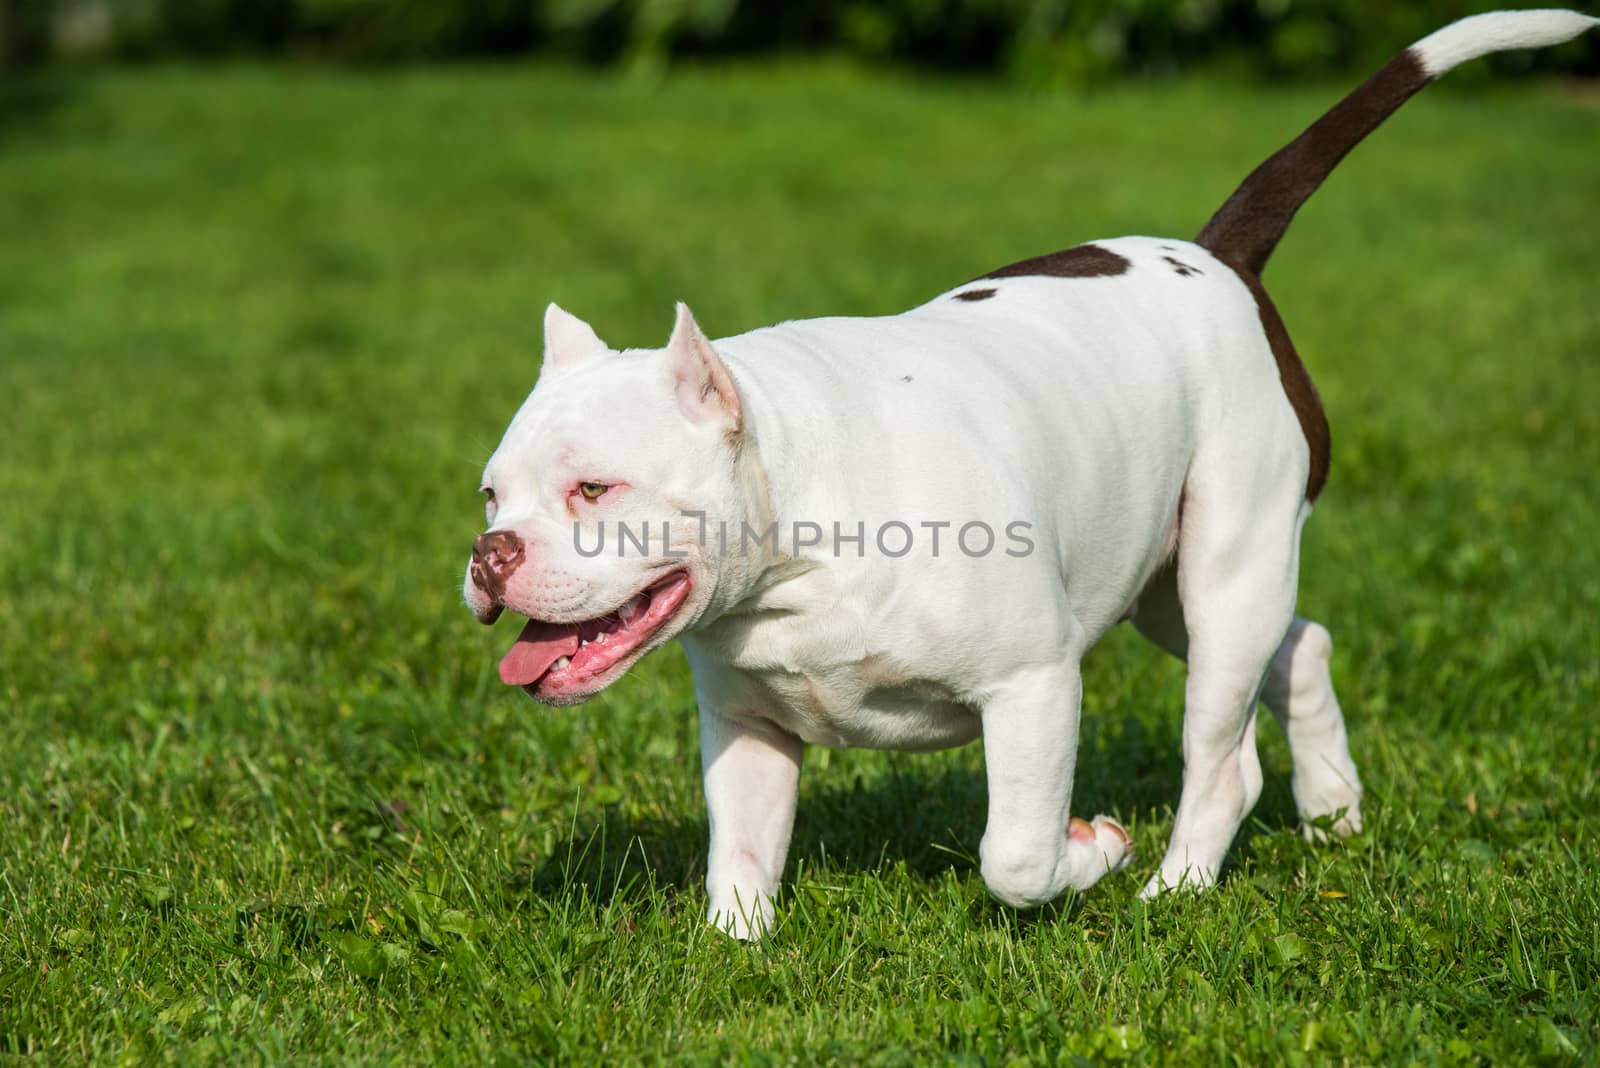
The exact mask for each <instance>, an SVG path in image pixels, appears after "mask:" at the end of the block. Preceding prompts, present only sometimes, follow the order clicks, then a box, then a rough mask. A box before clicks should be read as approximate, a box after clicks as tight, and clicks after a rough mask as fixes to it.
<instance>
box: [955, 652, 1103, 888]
mask: <svg viewBox="0 0 1600 1068" xmlns="http://www.w3.org/2000/svg"><path fill="white" fill-rule="evenodd" d="M1082 686H1083V684H1082V680H1081V678H1080V676H1079V673H1078V665H1077V664H1076V663H1075V662H1074V663H1072V664H1069V665H1064V666H1062V667H1059V668H1053V669H1035V670H1030V671H1025V672H1021V673H1019V674H1018V675H1016V676H1014V677H1012V678H1011V679H1008V680H1007V681H1006V682H1005V683H1004V684H1002V685H1001V686H999V687H997V688H996V690H995V691H994V693H993V694H992V695H991V697H990V699H989V700H988V701H987V702H986V703H985V705H984V708H983V760H984V766H985V769H986V771H987V775H988V780H989V819H988V826H987V827H986V828H985V830H984V832H983V843H982V845H981V846H980V847H979V849H978V854H979V857H980V859H981V862H982V869H983V881H984V883H986V884H987V885H988V887H989V892H990V893H992V894H994V896H995V897H997V898H999V899H1000V900H1001V901H1004V902H1005V903H1006V904H1008V905H1012V906H1014V907H1016V908H1032V907H1033V906H1035V905H1042V904H1044V903H1045V902H1046V901H1049V900H1051V899H1052V898H1054V897H1055V896H1056V895H1057V894H1059V893H1061V892H1062V891H1063V890H1065V889H1067V888H1068V887H1071V888H1072V889H1074V890H1087V889H1088V888H1089V887H1090V886H1092V885H1094V883H1096V882H1098V881H1099V880H1100V878H1101V877H1102V876H1104V875H1106V874H1107V873H1109V872H1113V871H1117V870H1119V869H1120V868H1122V867H1124V866H1125V865H1126V864H1127V863H1128V862H1129V861H1130V860H1131V859H1132V858H1133V847H1132V843H1131V842H1130V841H1129V839H1128V834H1127V832H1126V831H1124V830H1123V829H1122V827H1121V826H1120V825H1119V824H1118V823H1117V822H1116V821H1115V820H1112V819H1109V818H1107V817H1105V816H1096V817H1095V818H1094V819H1093V821H1086V820H1082V819H1069V818H1068V812H1069V806H1070V804H1071V801H1072V777H1073V771H1074V769H1075V767H1076V764H1077V758H1078V711H1079V704H1080V701H1081V698H1082Z"/></svg>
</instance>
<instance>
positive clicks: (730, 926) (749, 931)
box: [706, 893, 777, 942]
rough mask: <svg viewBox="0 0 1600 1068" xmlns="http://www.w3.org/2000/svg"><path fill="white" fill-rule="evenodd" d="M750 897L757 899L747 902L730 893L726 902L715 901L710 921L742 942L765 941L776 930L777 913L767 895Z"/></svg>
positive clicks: (709, 917)
mask: <svg viewBox="0 0 1600 1068" xmlns="http://www.w3.org/2000/svg"><path fill="white" fill-rule="evenodd" d="M750 897H751V898H753V899H754V900H752V901H749V902H746V901H744V900H743V898H742V896H741V895H737V894H729V895H728V897H727V900H725V901H720V902H719V901H714V902H712V904H711V908H710V910H709V911H708V912H707V913H706V922H707V923H709V924H710V925H711V926H713V927H715V928H716V929H717V930H719V931H721V932H722V933H723V934H725V935H727V936H729V937H730V938H737V939H738V940H739V941H741V942H759V941H761V939H762V937H763V936H764V935H766V934H768V933H769V932H770V931H772V929H773V924H774V922H775V920H776V911H777V910H776V909H774V908H773V904H772V899H771V898H770V897H768V896H766V895H765V894H759V893H758V894H751V895H750Z"/></svg>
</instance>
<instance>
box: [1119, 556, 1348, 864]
mask: <svg viewBox="0 0 1600 1068" xmlns="http://www.w3.org/2000/svg"><path fill="white" fill-rule="evenodd" d="M1133 625H1134V626H1135V627H1136V628H1137V629H1138V631H1139V633H1140V634H1142V635H1144V636H1145V637H1146V638H1147V639H1149V640H1150V641H1151V642H1152V643H1153V644H1154V645H1156V646H1157V647H1158V648H1161V649H1163V650H1165V651H1166V652H1168V653H1171V654H1172V655H1173V656H1175V657H1177V658H1178V659H1179V660H1187V659H1188V656H1189V634H1188V628H1187V626H1186V625H1185V623H1184V618H1183V603H1182V601H1181V600H1180V599H1179V597H1178V569H1177V565H1176V563H1173V564H1169V565H1168V566H1167V567H1166V568H1164V569H1162V571H1161V572H1160V573H1159V574H1157V575H1156V577H1155V578H1154V579H1152V580H1151V582H1150V585H1149V586H1148V587H1147V588H1146V589H1145V591H1144V592H1143V593H1142V594H1140V596H1139V610H1138V613H1137V614H1136V615H1135V616H1134V617H1133ZM1332 653H1333V639H1332V638H1331V637H1329V635H1328V631H1327V629H1326V628H1324V627H1323V626H1322V625H1321V624H1320V623H1316V622H1313V621H1312V620H1309V619H1304V618H1302V617H1300V616H1295V617H1294V620H1293V621H1292V622H1291V623H1290V624H1289V632H1288V634H1286V635H1285V636H1284V638H1283V641H1282V642H1280V643H1279V644H1278V649H1277V652H1275V653H1273V654H1272V661H1271V663H1270V664H1268V666H1267V677H1266V681H1265V682H1264V683H1263V684H1262V687H1261V701H1262V703H1263V704H1265V705H1266V706H1267V708H1268V709H1269V710H1271V712H1272V718H1273V719H1275V720H1277V722H1278V726H1279V727H1281V728H1282V729H1283V733H1284V735H1285V737H1287V738H1288V740H1289V753H1290V758H1291V759H1292V760H1293V762H1294V779H1293V785H1294V799H1295V807H1296V808H1297V809H1298V811H1299V813H1300V818H1301V820H1303V821H1304V824H1305V834H1306V837H1307V838H1310V839H1313V840H1315V839H1317V838H1319V837H1321V835H1322V830H1321V826H1320V825H1321V824H1323V822H1324V821H1325V820H1327V819H1331V820H1332V821H1333V822H1332V827H1331V829H1332V830H1333V832H1334V833H1335V834H1338V835H1341V836H1342V835H1346V834H1353V833H1357V832H1359V831H1360V830H1361V777H1360V775H1359V774H1357V772H1356V765H1355V761H1354V760H1352V759H1351V758H1350V743H1349V739H1348V736H1347V735H1346V733H1345V726H1344V715H1343V713H1342V712H1340V710H1339V698H1338V695H1337V694H1336V693H1335V692H1334V689H1333V677H1332V675H1331V673H1330V672H1329V668H1328V664H1329V659H1330V657H1331V656H1332Z"/></svg>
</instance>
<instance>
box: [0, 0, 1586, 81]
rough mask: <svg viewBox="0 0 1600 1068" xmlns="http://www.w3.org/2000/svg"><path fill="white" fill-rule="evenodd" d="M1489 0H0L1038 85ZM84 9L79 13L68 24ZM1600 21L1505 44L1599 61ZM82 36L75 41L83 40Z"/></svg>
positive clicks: (1257, 70) (1302, 41) (1422, 27)
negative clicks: (778, 60) (1562, 36)
mask: <svg viewBox="0 0 1600 1068" xmlns="http://www.w3.org/2000/svg"><path fill="white" fill-rule="evenodd" d="M1496 6H1498V5H1497V4H1496V3H1495V0H1421V2H1417V3H1406V4H1395V3H1390V2H1387V0H1104V2H1100V3H1093V4H1090V3H1083V2H1077V0H816V2H806V3H776V2H772V0H0V55H3V56H5V57H8V58H9V59H10V60H11V61H13V62H15V61H17V60H19V59H26V58H28V57H29V56H33V55H39V54H42V53H44V52H46V51H48V48H49V45H50V43H51V42H52V40H59V39H60V38H61V37H62V36H63V33H62V29H61V28H62V27H63V26H64V25H68V24H73V25H78V24H85V19H84V15H85V13H86V12H88V13H91V14H93V15H95V16H97V17H96V18H93V19H89V20H87V21H88V23H92V24H94V25H100V26H105V27H108V29H107V30H106V32H105V34H104V37H105V39H104V41H103V48H102V51H110V52H113V53H119V52H120V53H122V54H124V55H149V54H179V55H195V56H215V55H229V54H241V53H249V54H258V55H284V54H291V55H301V56H317V57H323V58H326V59H330V60H334V61H347V62H399V61H410V60H418V59H440V58H453V57H471V56H485V55H506V54H517V53H524V52H531V51H539V52H544V53H553V54H564V55H569V56H575V57H579V58H582V59H585V60H588V61H594V62H607V63H625V64H630V65H636V66H646V67H650V66H657V65H660V64H663V63H665V62H667V61H669V60H671V59H673V58H675V57H687V56H705V55H735V54H754V53H770V52H774V51H782V50H790V51H793V50H830V51H838V52H846V53H849V54H852V55H856V56H859V57H861V58H864V59H867V60H872V61H888V62H895V63H904V64H911V65H918V66H926V67H930V68H936V69H940V70H957V71H976V72H997V73H1001V74H1005V75H1008V76H1010V77H1012V78H1015V79H1018V80H1021V81H1025V82H1030V83H1039V84H1060V83H1065V84H1077V83H1082V82H1087V81H1094V80H1096V79H1101V78H1107V77H1112V76H1117V75H1122V74H1130V73H1132V74H1141V73H1162V72H1166V71H1172V70H1178V69H1183V68H1187V67H1192V66H1195V65H1198V64H1205V63H1222V64H1226V65H1229V66H1232V67H1235V68H1238V69H1240V70H1243V71H1248V72H1251V73H1254V74H1257V75H1261V76H1268V77H1284V76H1294V77H1306V76H1319V75H1325V74H1333V73H1346V72H1349V71H1350V70H1352V69H1362V68H1371V67H1374V66H1376V65H1378V64H1379V63H1381V62H1382V61H1383V60H1384V59H1385V58H1386V57H1387V56H1388V55H1390V54H1391V53H1392V52H1393V50H1394V48H1395V47H1396V45H1397V44H1398V43H1399V42H1402V41H1410V40H1414V39H1416V38H1417V37H1420V36H1422V35H1423V34H1425V33H1427V32H1429V31H1430V30H1433V29H1435V28H1437V27H1439V26H1442V25H1443V24H1445V23H1447V22H1449V21H1451V20H1452V19H1456V18H1460V17H1461V16H1463V15H1468V14H1472V13H1473V12H1475V11H1482V10H1488V9H1491V8H1494V7H1496ZM74 20H76V22H74ZM1594 38H1595V35H1593V34H1590V35H1588V37H1587V38H1586V39H1583V40H1580V41H1577V42H1573V43H1572V44H1571V45H1568V46H1566V47H1564V48H1560V49H1552V50H1548V51H1543V52H1539V53H1527V54H1521V55H1510V56H1501V57H1496V59H1495V63H1496V64H1497V65H1499V66H1500V67H1501V68H1510V69H1518V70H1528V69H1537V70H1545V71H1562V72H1567V73H1585V74H1594V73H1596V72H1600V46H1597V45H1596V43H1595V40H1594ZM76 50H81V49H76Z"/></svg>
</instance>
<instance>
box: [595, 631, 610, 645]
mask: <svg viewBox="0 0 1600 1068" xmlns="http://www.w3.org/2000/svg"><path fill="white" fill-rule="evenodd" d="M609 637H611V635H609V634H607V633H606V632H605V631H601V632H600V633H599V634H597V635H595V639H594V643H595V644H596V645H604V644H605V643H606V639H607V638H609Z"/></svg>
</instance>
